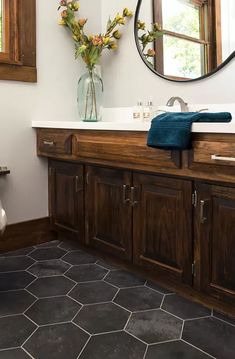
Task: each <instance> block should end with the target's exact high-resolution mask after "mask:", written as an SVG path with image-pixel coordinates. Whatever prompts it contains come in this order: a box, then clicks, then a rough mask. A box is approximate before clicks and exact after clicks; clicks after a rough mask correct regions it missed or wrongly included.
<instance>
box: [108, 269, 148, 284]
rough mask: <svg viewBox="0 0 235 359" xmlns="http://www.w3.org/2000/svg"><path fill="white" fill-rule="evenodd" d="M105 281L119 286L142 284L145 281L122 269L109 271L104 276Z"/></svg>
mask: <svg viewBox="0 0 235 359" xmlns="http://www.w3.org/2000/svg"><path fill="white" fill-rule="evenodd" d="M105 281H106V282H108V283H111V284H113V285H115V286H116V287H119V288H128V287H136V286H140V285H144V283H145V280H144V279H142V278H138V277H136V276H135V275H133V274H131V273H129V272H127V271H124V270H115V271H112V272H110V273H109V274H108V275H107V277H106V278H105Z"/></svg>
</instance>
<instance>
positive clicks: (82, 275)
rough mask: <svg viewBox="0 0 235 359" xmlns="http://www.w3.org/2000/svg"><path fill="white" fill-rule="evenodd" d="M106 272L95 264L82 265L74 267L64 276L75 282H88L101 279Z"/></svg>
mask: <svg viewBox="0 0 235 359" xmlns="http://www.w3.org/2000/svg"><path fill="white" fill-rule="evenodd" d="M107 273H108V271H107V270H106V269H104V268H101V267H100V266H97V265H96V264H83V265H81V266H74V267H72V268H70V269H69V270H68V272H67V273H66V276H67V277H69V278H71V279H72V280H74V281H75V282H89V281H94V280H100V279H103V278H104V276H105V275H106V274H107Z"/></svg>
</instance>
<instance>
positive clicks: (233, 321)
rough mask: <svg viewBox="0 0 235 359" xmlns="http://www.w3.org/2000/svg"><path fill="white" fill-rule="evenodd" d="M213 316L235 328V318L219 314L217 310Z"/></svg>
mask: <svg viewBox="0 0 235 359" xmlns="http://www.w3.org/2000/svg"><path fill="white" fill-rule="evenodd" d="M213 316H214V317H216V318H218V319H220V320H223V321H225V322H227V323H229V324H231V325H234V326H235V317H232V316H229V315H226V314H222V313H219V312H217V311H215V310H214V312H213Z"/></svg>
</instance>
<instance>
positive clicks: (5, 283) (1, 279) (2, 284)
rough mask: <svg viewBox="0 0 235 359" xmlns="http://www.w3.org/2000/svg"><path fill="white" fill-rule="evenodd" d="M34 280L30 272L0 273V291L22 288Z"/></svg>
mask: <svg viewBox="0 0 235 359" xmlns="http://www.w3.org/2000/svg"><path fill="white" fill-rule="evenodd" d="M34 280H35V277H34V276H33V275H32V274H29V273H27V272H25V271H21V272H15V273H14V272H12V273H0V292H1V291H6V290H16V289H23V288H25V287H27V286H28V285H29V284H30V283H32V282H33V281H34Z"/></svg>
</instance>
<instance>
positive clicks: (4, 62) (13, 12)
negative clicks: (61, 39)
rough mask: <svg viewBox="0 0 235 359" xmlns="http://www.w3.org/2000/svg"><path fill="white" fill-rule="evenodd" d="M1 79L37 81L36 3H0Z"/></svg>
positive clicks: (10, 0) (15, 0)
mask: <svg viewBox="0 0 235 359" xmlns="http://www.w3.org/2000/svg"><path fill="white" fill-rule="evenodd" d="M0 80H16V81H25V82H36V81H37V70H36V0H0Z"/></svg>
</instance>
